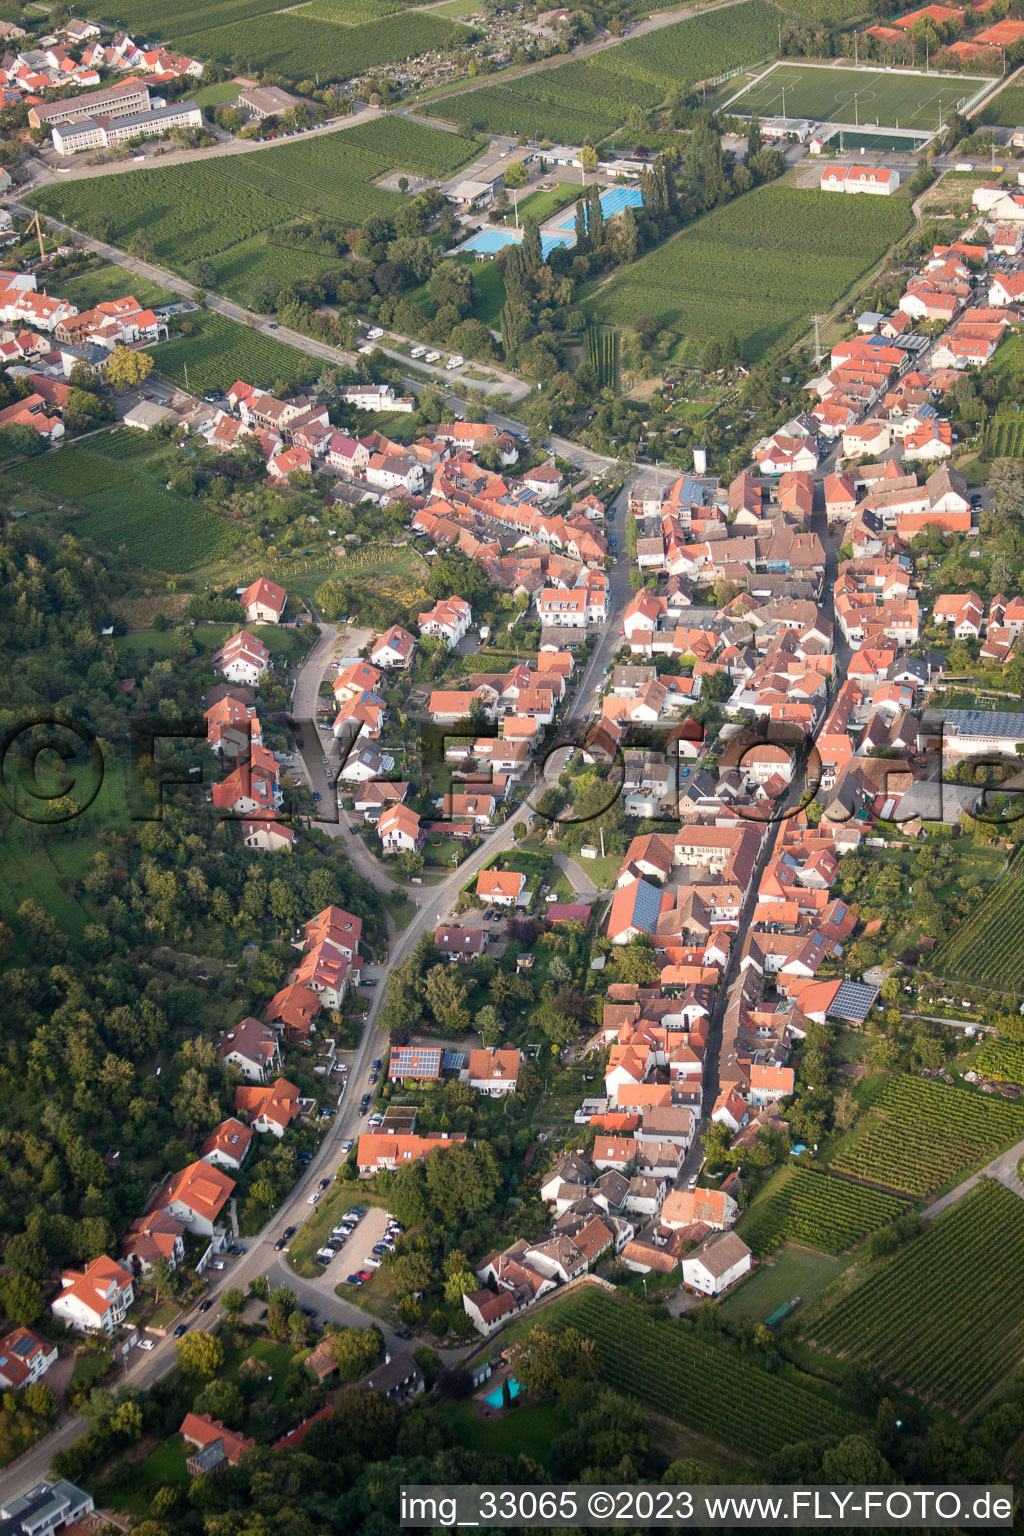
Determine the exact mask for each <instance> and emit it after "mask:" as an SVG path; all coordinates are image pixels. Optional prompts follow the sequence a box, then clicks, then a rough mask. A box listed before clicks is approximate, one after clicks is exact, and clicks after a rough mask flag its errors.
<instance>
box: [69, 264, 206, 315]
mask: <svg viewBox="0 0 1024 1536" xmlns="http://www.w3.org/2000/svg"><path fill="white" fill-rule="evenodd" d="M47 291H48V292H49V293H53V294H56V295H57V297H58V298H61V299H68V300H70V302H71V303H72V304H75V305H76V306H77V307H78V309H79V310H83V309H92V307H93V305H94V304H99V303H100V302H101V301H102V300H104V299H120V298H123V297H124V295H125V294H128V293H131V294H134V296H135V297H136V298H137V299H138V301H139V303H140V304H148V305H150V307H155V306H156V305H157V304H173V303H174V302H175V300H177V299H180V298H181V294H180V293H172V292H171V290H170V288H161V287H160V286H159V284H157V283H151V282H150V281H149V279H148V278H145V277H138V276H136V274H135V273H134V272H132V273H129V272H126V271H125V270H124V268H123V267H115V266H105V267H97V268H96V270H95V271H94V272H83V273H82V275H81V277H70V278H68V280H67V282H64V283H60V282H56V283H50V284H48V285H47Z"/></svg>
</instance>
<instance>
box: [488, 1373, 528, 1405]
mask: <svg viewBox="0 0 1024 1536" xmlns="http://www.w3.org/2000/svg"><path fill="white" fill-rule="evenodd" d="M508 1390H509V1396H510V1397H518V1396H519V1392H520V1387H519V1383H518V1381H516V1379H515V1377H514V1376H510V1377H509V1378H508ZM484 1402H485V1403H490V1405H491V1407H492V1408H501V1407H503V1406H504V1403H505V1394H504V1393H503V1392H502V1390H501V1388H500V1387H495V1389H494V1391H493V1392H488V1394H487V1396H486V1397H485V1398H484Z"/></svg>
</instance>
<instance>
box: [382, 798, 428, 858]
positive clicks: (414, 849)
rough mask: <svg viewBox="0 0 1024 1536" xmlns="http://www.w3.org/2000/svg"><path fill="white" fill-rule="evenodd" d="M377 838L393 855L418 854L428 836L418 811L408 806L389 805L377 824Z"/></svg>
mask: <svg viewBox="0 0 1024 1536" xmlns="http://www.w3.org/2000/svg"><path fill="white" fill-rule="evenodd" d="M377 836H378V837H379V838H380V840H381V844H382V845H383V847H384V848H385V849H386V850H387V851H388V852H392V853H418V852H419V849H420V847H421V845H422V843H423V839H424V837H425V836H426V833H425V831H424V829H423V828H422V827H421V826H420V818H419V815H418V814H417V812H416V811H411V810H410V809H409V807H408V806H407V805H389V806H388V808H387V810H386V811H384V813H383V814H382V815H381V817H380V819H379V820H378V822H377Z"/></svg>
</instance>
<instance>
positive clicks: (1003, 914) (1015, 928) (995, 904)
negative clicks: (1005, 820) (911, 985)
mask: <svg viewBox="0 0 1024 1536" xmlns="http://www.w3.org/2000/svg"><path fill="white" fill-rule="evenodd" d="M1022 873H1024V864H1022V863H1021V862H1020V861H1019V860H1018V861H1017V862H1016V863H1015V864H1014V865H1013V866H1012V867H1011V868H1010V869H1009V870H1007V872H1006V874H1005V875H1004V876H1003V878H1002V879H1001V880H999V881H998V882H997V883H996V885H995V888H994V890H992V891H991V892H990V893H989V894H988V895H987V896H986V897H985V900H984V901H983V902H982V903H981V904H980V906H978V907H976V908H975V909H974V911H973V912H972V913H971V915H970V916H969V917H968V919H967V921H966V922H965V923H963V924H961V926H960V927H959V928H957V929H956V930H955V931H954V932H953V933H952V934H951V935H950V937H949V938H948V939H947V940H946V942H945V943H944V944H942V945H941V947H940V948H939V949H938V950H937V951H936V953H935V957H934V960H933V962H932V968H933V970H934V971H935V973H936V975H940V976H941V975H946V976H954V977H956V978H958V980H961V981H974V982H980V983H982V984H984V985H986V986H990V987H995V988H998V989H1000V990H1005V991H1008V992H1017V991H1019V990H1020V989H1021V988H1022V987H1024V899H1022V897H1024V891H1022V885H1021V876H1022Z"/></svg>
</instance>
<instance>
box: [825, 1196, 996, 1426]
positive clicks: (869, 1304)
mask: <svg viewBox="0 0 1024 1536" xmlns="http://www.w3.org/2000/svg"><path fill="white" fill-rule="evenodd" d="M804 1334H805V1337H806V1338H807V1339H808V1340H809V1341H810V1342H813V1343H814V1344H815V1345H816V1346H817V1347H818V1348H820V1349H824V1350H827V1351H829V1352H830V1353H832V1354H835V1355H838V1356H839V1357H840V1358H842V1359H856V1360H859V1361H864V1362H867V1363H869V1364H871V1365H873V1366H874V1367H875V1368H876V1369H877V1370H878V1371H879V1372H880V1373H881V1374H882V1375H883V1376H885V1377H887V1378H888V1379H889V1380H890V1381H892V1382H894V1383H896V1384H898V1385H899V1386H900V1387H901V1388H902V1389H903V1390H904V1391H906V1392H911V1393H913V1394H914V1395H915V1396H916V1397H919V1398H920V1399H921V1400H922V1401H923V1402H926V1403H929V1404H931V1405H933V1406H934V1407H936V1408H943V1409H947V1410H948V1411H949V1412H951V1413H953V1414H956V1415H957V1416H958V1417H965V1416H966V1415H967V1414H969V1413H971V1412H972V1411H973V1410H974V1409H975V1408H977V1407H978V1405H979V1404H980V1403H981V1402H982V1401H983V1400H984V1399H985V1398H986V1397H987V1396H988V1394H989V1393H990V1392H991V1391H992V1389H993V1388H994V1387H996V1386H997V1385H998V1383H999V1382H1000V1381H1001V1380H1002V1379H1003V1378H1004V1377H1005V1376H1007V1375H1008V1374H1009V1373H1010V1372H1012V1371H1014V1370H1015V1369H1016V1368H1017V1366H1018V1365H1019V1364H1020V1362H1021V1359H1022V1358H1024V1201H1021V1200H1019V1199H1018V1198H1017V1196H1016V1195H1014V1194H1011V1193H1010V1191H1009V1190H1008V1189H1004V1188H1003V1186H1002V1185H1001V1184H994V1183H990V1182H989V1181H988V1180H985V1181H983V1182H982V1183H981V1184H979V1185H978V1186H977V1188H975V1189H973V1190H971V1191H970V1193H969V1194H967V1195H965V1196H964V1197H963V1199H962V1200H959V1201H957V1203H956V1205H954V1206H953V1207H952V1209H951V1210H949V1211H947V1212H946V1213H944V1214H943V1215H942V1216H941V1217H939V1218H938V1219H937V1220H935V1221H931V1222H926V1223H925V1224H924V1231H923V1232H922V1233H921V1235H920V1236H919V1237H916V1238H914V1239H912V1240H911V1241H910V1242H909V1243H908V1244H907V1245H906V1246H905V1247H904V1248H902V1249H901V1250H900V1251H899V1252H898V1253H896V1254H894V1255H893V1257H892V1258H890V1259H887V1260H884V1261H882V1262H881V1263H877V1262H876V1263H874V1264H872V1265H870V1267H869V1268H868V1270H867V1273H866V1274H865V1276H864V1278H863V1280H862V1281H861V1282H860V1284H854V1285H853V1286H852V1287H851V1288H850V1289H849V1290H848V1291H846V1293H845V1294H844V1295H842V1296H841V1297H840V1298H838V1299H834V1300H829V1298H826V1300H825V1302H824V1303H823V1306H822V1309H821V1312H820V1314H819V1315H818V1316H817V1317H816V1318H814V1319H813V1320H809V1321H808V1322H807V1323H806V1324H805V1328H804Z"/></svg>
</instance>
